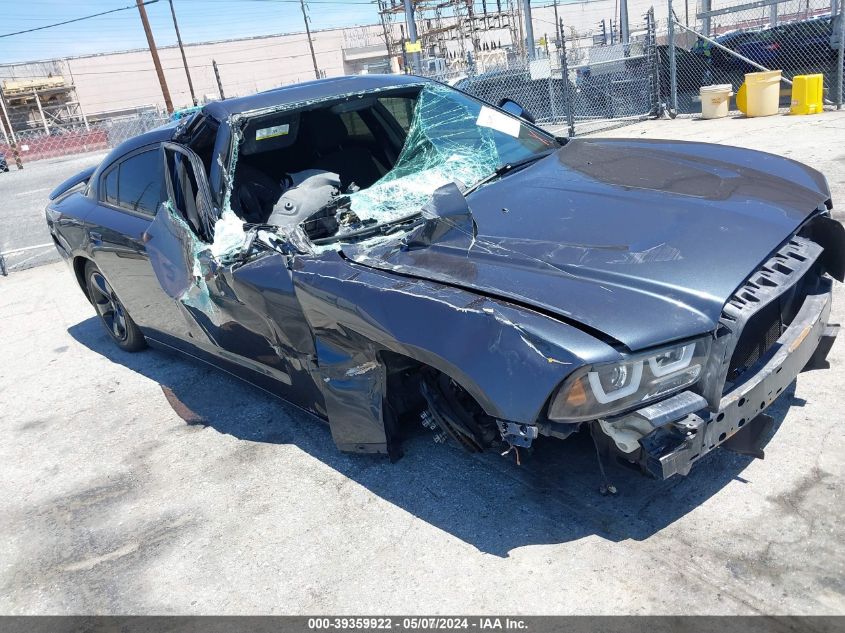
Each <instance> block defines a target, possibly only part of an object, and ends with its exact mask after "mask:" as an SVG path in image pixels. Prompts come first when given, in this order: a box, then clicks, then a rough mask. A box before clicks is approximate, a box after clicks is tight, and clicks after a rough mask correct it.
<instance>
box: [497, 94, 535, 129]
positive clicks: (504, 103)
mask: <svg viewBox="0 0 845 633" xmlns="http://www.w3.org/2000/svg"><path fill="white" fill-rule="evenodd" d="M498 106H499V107H500V108H501V109H502V110H504V111H505V112H507V113H508V114H512V115H514V116H517V117H519V118H520V119H524V120H526V121H528V122H529V123H535V122H536V121H535V119H534V115H533V114H531V113H530V112H529V111H528V110H526V109H525V108H523V107H522V106H521V105H519V104H518V103H517V102H516V101H514V100H513V99H508V98H507V97H505V98H504V99H502V100H501V101H499V103H498Z"/></svg>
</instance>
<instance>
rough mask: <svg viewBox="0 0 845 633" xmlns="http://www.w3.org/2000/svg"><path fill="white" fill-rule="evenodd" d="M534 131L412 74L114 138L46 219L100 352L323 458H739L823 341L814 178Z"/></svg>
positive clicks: (729, 153)
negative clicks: (167, 356)
mask: <svg viewBox="0 0 845 633" xmlns="http://www.w3.org/2000/svg"><path fill="white" fill-rule="evenodd" d="M530 118H531V117H530V115H528V113H526V112H524V111H522V110H521V109H520V108H519V106H518V105H517V104H515V103H514V102H507V103H504V104H503V107H502V108H497V107H492V106H490V105H487V104H485V103H482V102H480V101H477V100H476V99H474V98H472V97H470V96H468V95H466V94H464V93H461V92H459V91H456V90H453V89H451V88H449V87H446V86H443V85H441V84H438V83H434V82H429V81H426V80H423V79H420V78H416V77H404V76H375V75H370V76H362V77H345V78H339V79H330V80H321V81H316V82H311V83H306V84H300V85H296V86H290V87H286V88H280V89H278V90H273V91H270V92H265V93H260V94H257V95H253V96H250V97H244V98H237V99H230V100H226V101H220V102H215V103H211V104H209V105H206V106H205V107H204V108H203V109H202V111H201V112H197V113H196V114H194V115H192V116H191V117H190V118H187V119H185V120H182V121H180V122H179V123H178V124H174V125H171V126H169V127H164V128H160V129H158V130H154V131H152V132H149V133H147V134H144V135H142V136H139V137H137V138H134V139H132V140H130V141H127V142H126V143H124V144H123V145H121V146H120V147H118V148H117V149H115V150H114V151H112V152H111V153H110V154H109V155H108V156H107V157H106V158H105V160H103V162H102V163H101V164H100V165H99V166H97V167H96V168H94V169H92V170H89V171H86V172H83V173H81V174H79V175H78V176H76V177H74V178H72V179H70V180H68V181H67V182H65V183H63V184H62V185H60V186H59V187H58V188H57V189H56V190H55V191H54V192H53V193H52V194H51V203H50V204H49V206H48V208H47V222H48V224H49V228H50V231H51V233H52V236H53V238H54V240H55V243H56V246H57V248H58V250H59V252H60V253H61V255H62V256H63V257H64V258H65V259H66V260H67V262H68V263H69V264H70V267H71V269H72V271H73V273H74V276H75V279H76V281H77V282H78V283H79V285H80V287H81V288H82V290H83V292H84V293H85V294H86V295H87V296H88V298H89V299H90V301H91V303H92V305H93V307H94V308H95V310H96V311H97V314H98V315H99V317H100V318H101V320H102V321H103V324H104V325H105V327H106V330H107V331H108V333H109V335H110V336H111V337H112V338H113V339H114V342H115V343H116V344H117V345H118V346H120V347H122V348H123V349H125V350H128V351H137V350H139V349H141V348H143V347H144V346H145V345H146V344H147V343H149V344H153V345H156V346H161V347H165V348H168V349H175V350H178V351H181V352H184V353H186V354H189V355H191V356H193V357H196V358H199V359H202V360H205V361H208V362H210V363H213V364H214V365H216V366H219V367H222V368H224V369H225V370H227V371H229V372H231V373H232V374H235V375H237V376H239V377H241V378H243V379H245V380H247V381H249V382H251V383H253V384H255V385H258V386H260V387H262V388H264V389H266V390H267V391H269V392H271V393H273V394H275V395H277V396H280V397H282V398H284V399H286V400H288V401H290V402H292V403H294V404H296V405H298V406H299V407H301V408H303V409H305V410H307V411H309V412H311V413H313V414H314V415H316V416H318V417H319V418H322V419H323V420H326V421H327V422H328V424H329V426H330V428H331V433H332V437H333V438H334V441H335V442H336V444H337V446H338V448H339V449H340V450H343V451H351V452H359V453H385V454H387V455H388V456H390V458H391V459H397V458H399V457H400V456H401V454H402V438H403V435H405V434H406V433H407V432H408V429H409V425H412V426H417V425H419V424H420V423H421V422H422V424H423V425H424V426H426V427H428V428H429V429H431V430H432V431H433V432H434V433H436V437H437V438H439V439H445V438H451V440H452V441H454V442H456V443H458V444H459V445H461V446H463V447H465V448H466V449H467V450H470V451H484V450H489V449H495V450H497V451H500V452H505V453H509V454H511V455H515V456H516V461H519V452H520V451H525V450H526V449H529V448H530V447H531V446H532V443H534V442H538V441H549V440H547V439H546V438H558V439H565V438H567V437H569V436H570V435H572V434H573V433H575V432H577V431H578V430H579V429H582V428H588V429H589V432H590V433H591V435H592V437H593V440H594V441H595V442H596V446H597V448H598V450H599V454H600V455H601V456H602V459H605V460H606V459H614V460H619V461H621V462H623V463H626V464H629V465H634V466H635V467H639V468H640V469H641V470H642V471H643V472H645V473H648V474H650V475H652V476H654V477H657V478H666V477H669V476H671V475H674V474H676V473H680V474H686V473H687V472H688V471H689V470H690V468H691V466H692V465H693V464H694V463H695V462H696V461H698V460H699V459H701V457H702V456H704V455H705V454H707V453H708V452H709V451H711V450H713V449H715V448H716V447H718V446H723V447H725V448H731V449H732V450H737V451H740V452H745V453H748V454H756V455H761V454H762V452H761V450H760V444H761V438H762V437H763V436H764V434H765V431H766V429H767V427H768V426H770V425H771V420H770V419H769V418H768V417H767V416H766V415H765V413H764V412H765V410H766V408H767V407H768V406H769V405H770V404H771V403H772V402H773V401H774V400H775V399H776V398H777V397H778V395H779V394H780V393H781V392H782V391H783V390H784V389H785V388H786V387H787V386H788V385H789V384H790V383H791V382H792V381H793V380H794V379H795V377H796V376H797V375H798V373H799V372H801V371H802V370H804V369H805V368H808V367H822V366H824V363H825V361H824V359H825V356H826V355H827V352H828V350H829V349H830V346H831V344H832V343H833V340H834V337H835V335H836V332H837V327H836V326H834V325H831V324H829V323H828V316H829V314H830V305H831V287H832V284H833V280H834V279H836V280H839V281H842V280H843V275H845V230H843V227H842V225H841V224H839V223H838V222H836V221H834V220H833V219H831V217H830V209H831V206H832V203H831V197H830V191H829V189H828V186H827V183H826V181H825V179H824V177H823V176H822V175H821V174H819V173H818V172H816V171H814V170H812V169H810V168H808V167H806V166H804V165H801V164H799V163H796V162H794V161H791V160H788V159H786V158H782V157H778V156H773V155H769V154H764V153H760V152H754V151H750V150H744V149H738V148H733V147H724V146H717V145H707V144H700V143H684V142H678V141H656V140H609V139H598V138H590V139H577V140H570V141H568V142H567V140H566V139H559V138H555V137H553V136H552V135H550V134H548V133H547V132H545V131H543V130H542V129H540V128H538V127H536V126H535V125H533V124H532V123H531V122H530ZM783 432H789V429H784V431H783Z"/></svg>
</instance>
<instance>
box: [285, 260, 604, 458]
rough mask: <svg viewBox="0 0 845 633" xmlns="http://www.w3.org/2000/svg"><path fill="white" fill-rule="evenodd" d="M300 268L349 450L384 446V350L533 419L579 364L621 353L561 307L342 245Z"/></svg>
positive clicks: (299, 282) (333, 413)
mask: <svg viewBox="0 0 845 633" xmlns="http://www.w3.org/2000/svg"><path fill="white" fill-rule="evenodd" d="M293 276H294V284H295V288H296V294H297V297H298V299H299V301H300V304H301V306H302V309H303V312H304V314H305V318H306V319H307V320H308V322H309V324H310V326H311V328H312V331H313V332H314V335H315V339H316V341H317V345H316V347H317V365H318V370H317V375H316V376H315V379H316V380H318V381H319V382H320V383H321V387H322V389H323V392H324V395H325V398H326V408H327V412H328V417H329V422H330V424H331V426H332V433H333V435H334V437H335V440H336V441H337V442H338V445H339V446H340V447H341V448H345V449H347V450H358V451H367V452H374V451H375V452H383V451H382V450H380V449H379V448H378V445H380V444H384V442H385V431H384V421H383V412H382V410H381V407H382V401H383V398H384V395H385V394H384V390H385V380H384V369H383V367H382V363H381V360H380V357H379V352H381V351H383V350H384V351H391V352H394V353H397V354H402V355H404V356H407V357H410V358H412V359H414V360H417V361H419V362H421V363H424V364H426V365H428V366H431V367H433V368H435V369H437V370H439V371H441V372H443V373H445V374H446V375H448V376H449V377H451V378H452V379H453V380H455V381H456V382H458V383H459V384H460V385H461V386H462V387H463V388H464V389H465V390H466V391H467V392H468V393H469V394H470V395H472V396H473V397H474V398H475V400H476V401H477V402H478V403H479V405H480V406H481V407H482V408H483V409H484V411H485V412H486V413H487V414H488V415H490V416H493V417H495V418H499V419H505V420H511V421H516V422H523V423H528V424H531V423H534V422H536V420H537V418H538V416H539V415H540V413H541V411H542V409H543V407H544V406H545V403H546V401H547V400H548V398H549V395H550V394H551V393H552V392H553V391H554V390H555V389H556V388H557V387H558V385H559V384H560V383H561V382H562V381H563V380H564V379H565V378H566V376H568V375H569V373H570V372H572V371H573V370H575V369H577V368H578V367H580V366H582V365H583V364H584V363H585V362H598V361H600V360H611V359H614V358H617V357H618V353H617V352H616V351H615V350H614V349H612V348H611V347H609V346H607V345H606V344H604V343H602V342H600V341H598V340H596V339H595V338H593V337H591V336H589V335H588V334H586V333H584V332H582V331H580V330H578V329H577V328H575V327H573V326H571V325H568V324H565V323H562V322H561V321H558V320H556V319H554V318H552V317H549V316H546V315H543V314H540V313H538V312H534V311H531V310H528V309H525V308H521V307H518V306H514V305H512V304H508V303H505V302H502V301H498V300H493V299H490V298H488V297H484V296H480V295H477V294H474V293H471V292H468V291H465V290H462V289H458V288H451V287H448V286H443V285H440V284H436V283H432V282H428V281H422V280H415V279H406V278H404V277H401V276H397V275H391V274H389V273H384V272H381V271H373V270H369V269H367V268H364V267H359V266H355V265H354V264H351V263H349V262H347V261H345V260H343V259H342V257H341V256H340V255H338V254H337V253H332V254H329V255H326V256H324V257H323V258H320V259H309V260H303V261H301V262H300V263H299V264H298V265H297V266H295V267H294V273H293ZM359 445H360V446H359Z"/></svg>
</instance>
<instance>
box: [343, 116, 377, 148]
mask: <svg viewBox="0 0 845 633" xmlns="http://www.w3.org/2000/svg"><path fill="white" fill-rule="evenodd" d="M340 120H341V121H343V125H345V126H346V131H347V132H348V133H349V138H351V139H353V140H357V141H358V142H364V143H374V142H375V140H376V139H375V137H374V136H373V133H372V131H371V130H370V127H369V126H368V125H367V124H366V123H365V122H364V119H362V118H361V115H360V114H359V113H358V112H344V113H343V114H341V115H340Z"/></svg>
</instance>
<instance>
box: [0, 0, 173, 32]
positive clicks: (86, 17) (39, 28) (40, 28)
mask: <svg viewBox="0 0 845 633" xmlns="http://www.w3.org/2000/svg"><path fill="white" fill-rule="evenodd" d="M154 2H158V0H145V2H143V3H142V4H153V3H154ZM135 8H137V5H134V4H133V5H130V6H128V7H120V8H118V9H109V10H108V11H101V12H100V13H93V14H91V15H84V16H82V17H81V18H73V19H72V20H65V21H64V22H56V23H55V24H46V25H45V26H36V27H35V28H32V29H26V30H23V31H15V32H14V33H5V34H3V35H0V38H2V37H11V36H12V35H22V34H24V33H32V32H33V31H43V30H44V29H52V28H53V27H55V26H63V25H65V24H71V23H73V22H81V21H82V20H90V19H91V18H98V17H100V16H101V15H108V14H109V13H117V12H118V11H126V9H135Z"/></svg>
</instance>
